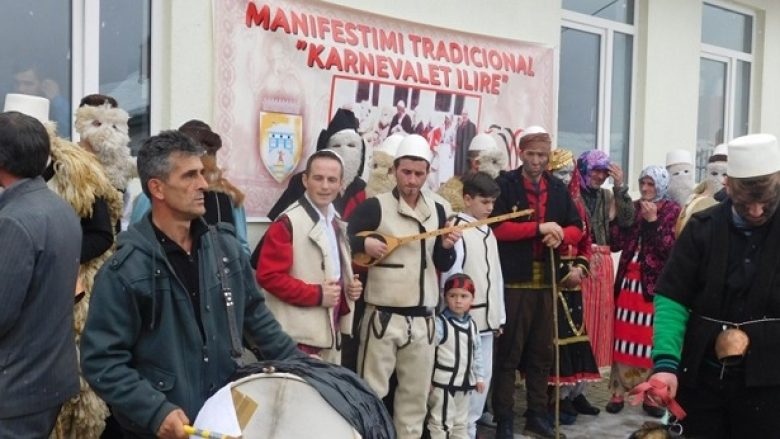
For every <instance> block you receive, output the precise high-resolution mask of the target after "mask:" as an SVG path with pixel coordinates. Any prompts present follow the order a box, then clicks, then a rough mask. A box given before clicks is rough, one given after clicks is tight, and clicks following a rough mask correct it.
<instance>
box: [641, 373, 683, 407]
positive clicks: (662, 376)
mask: <svg viewBox="0 0 780 439" xmlns="http://www.w3.org/2000/svg"><path fill="white" fill-rule="evenodd" d="M650 380H656V381H660V382H662V383H664V384H666V386H667V387H668V388H669V397H670V398H672V399H674V398H675V397H676V396H677V375H675V374H673V373H669V372H656V373H654V374H652V375H650V378H648V381H650ZM655 402H656V403H659V402H660V401H655Z"/></svg>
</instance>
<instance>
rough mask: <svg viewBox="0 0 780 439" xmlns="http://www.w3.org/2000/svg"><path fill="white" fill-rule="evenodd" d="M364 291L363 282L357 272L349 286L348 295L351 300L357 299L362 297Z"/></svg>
mask: <svg viewBox="0 0 780 439" xmlns="http://www.w3.org/2000/svg"><path fill="white" fill-rule="evenodd" d="M362 292H363V283H362V282H360V279H359V278H358V275H357V274H355V275H353V276H352V282H350V284H349V287H348V288H347V297H349V300H352V301H355V300H358V299H360V294H361V293H362Z"/></svg>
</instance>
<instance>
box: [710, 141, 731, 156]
mask: <svg viewBox="0 0 780 439" xmlns="http://www.w3.org/2000/svg"><path fill="white" fill-rule="evenodd" d="M712 155H726V156H727V155H729V146H728V145H727V144H725V143H721V144H720V145H718V146H716V147H715V149H714V150H712Z"/></svg>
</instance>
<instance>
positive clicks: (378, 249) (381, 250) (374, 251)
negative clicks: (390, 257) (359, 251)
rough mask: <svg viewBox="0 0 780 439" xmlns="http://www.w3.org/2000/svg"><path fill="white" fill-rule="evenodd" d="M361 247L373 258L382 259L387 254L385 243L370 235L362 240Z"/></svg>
mask: <svg viewBox="0 0 780 439" xmlns="http://www.w3.org/2000/svg"><path fill="white" fill-rule="evenodd" d="M363 247H364V248H365V250H366V254H367V255H369V256H371V257H372V258H374V259H382V258H384V257H385V255H386V254H387V244H385V243H384V242H382V241H380V240H378V239H376V238H372V237H370V236H369V237H368V238H366V240H365V241H364V243H363Z"/></svg>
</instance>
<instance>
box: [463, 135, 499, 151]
mask: <svg viewBox="0 0 780 439" xmlns="http://www.w3.org/2000/svg"><path fill="white" fill-rule="evenodd" d="M491 149H498V145H497V144H496V139H494V138H493V136H491V135H490V134H485V133H479V134H477V135H476V136H474V138H473V139H471V143H470V144H469V151H489V150H491Z"/></svg>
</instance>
